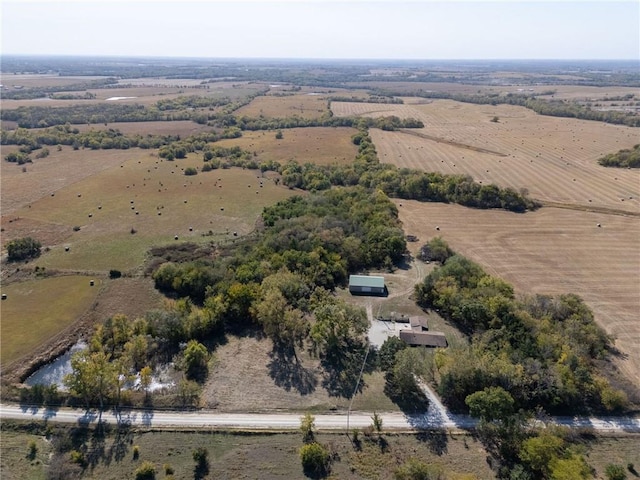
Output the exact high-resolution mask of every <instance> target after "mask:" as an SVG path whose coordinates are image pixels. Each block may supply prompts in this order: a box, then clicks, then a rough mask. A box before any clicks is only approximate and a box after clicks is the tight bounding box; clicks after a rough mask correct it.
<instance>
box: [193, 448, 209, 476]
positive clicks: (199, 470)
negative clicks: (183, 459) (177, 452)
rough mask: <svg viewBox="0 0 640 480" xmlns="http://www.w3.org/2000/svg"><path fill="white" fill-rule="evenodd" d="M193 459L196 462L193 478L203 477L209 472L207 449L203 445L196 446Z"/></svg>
mask: <svg viewBox="0 0 640 480" xmlns="http://www.w3.org/2000/svg"><path fill="white" fill-rule="evenodd" d="M192 456H193V461H194V462H196V465H195V467H194V468H193V477H194V478H195V479H200V478H204V477H206V476H207V475H208V474H209V450H207V449H206V448H205V447H198V448H196V449H195V450H194V451H193V453H192Z"/></svg>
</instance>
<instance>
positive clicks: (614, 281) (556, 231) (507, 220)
mask: <svg viewBox="0 0 640 480" xmlns="http://www.w3.org/2000/svg"><path fill="white" fill-rule="evenodd" d="M400 204H402V206H400ZM396 205H398V210H399V215H400V220H401V221H402V223H403V225H404V229H405V232H406V233H407V234H413V235H416V236H418V237H419V238H420V239H421V241H420V242H418V243H414V244H409V246H410V248H412V249H413V252H412V253H414V254H416V253H417V250H418V249H419V246H420V245H422V244H423V243H425V242H426V241H428V240H429V239H430V238H432V237H435V236H441V237H442V238H443V239H444V240H445V241H447V243H449V245H450V246H451V247H452V248H453V249H454V250H455V251H456V252H458V253H460V254H462V255H464V256H466V257H468V258H470V259H472V260H474V261H476V262H478V263H479V264H481V265H482V266H483V267H484V268H485V270H486V271H487V272H488V273H490V274H492V275H496V276H498V277H501V278H503V279H505V280H506V281H508V282H510V283H511V284H513V285H514V287H515V288H516V290H517V291H518V292H520V293H523V294H561V293H575V294H578V295H579V296H581V297H582V298H583V299H584V300H585V302H586V303H587V304H588V305H589V307H590V308H591V309H592V310H593V313H594V316H595V319H596V321H597V322H598V323H599V324H600V325H601V326H602V327H603V328H604V329H605V331H606V332H607V333H609V334H611V335H613V336H614V337H616V342H615V344H616V347H617V348H618V349H620V351H621V352H622V353H623V355H622V356H619V357H616V359H615V360H614V361H615V362H616V363H617V365H618V366H619V367H620V369H621V370H622V371H623V372H624V373H625V374H626V375H627V376H628V377H629V378H630V379H632V380H633V381H634V383H635V384H636V385H637V384H638V382H639V381H640V350H639V346H640V324H639V323H638V312H639V311H640V297H639V296H638V285H640V243H638V238H640V219H639V218H638V217H634V216H623V215H611V214H606V213H595V212H583V211H575V210H569V209H561V208H551V207H545V208H542V209H540V210H538V211H536V212H531V213H526V214H517V213H510V212H505V211H499V210H474V209H470V208H465V207H461V206H458V205H444V204H434V203H420V202H415V201H407V200H402V201H400V200H396ZM598 225H600V226H598ZM436 228H437V229H438V230H436Z"/></svg>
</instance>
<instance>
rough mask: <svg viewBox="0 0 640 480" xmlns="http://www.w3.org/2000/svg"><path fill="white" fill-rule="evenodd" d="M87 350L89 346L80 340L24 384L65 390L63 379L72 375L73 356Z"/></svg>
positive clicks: (37, 371)
mask: <svg viewBox="0 0 640 480" xmlns="http://www.w3.org/2000/svg"><path fill="white" fill-rule="evenodd" d="M85 348H87V344H86V343H85V342H84V341H83V340H80V341H79V342H78V343H76V344H75V345H74V346H73V347H71V348H70V349H69V350H67V351H66V352H65V353H63V354H62V355H60V356H59V357H58V358H56V359H55V360H54V361H53V362H51V363H47V364H46V365H44V366H42V367H40V368H39V369H38V370H36V372H35V373H33V374H32V375H31V376H30V377H29V378H27V379H26V380H25V382H24V383H26V384H27V385H29V386H30V387H32V386H33V385H37V384H41V385H53V384H56V385H58V388H59V389H62V388H64V387H63V384H62V379H63V378H64V376H65V375H67V374H68V373H71V355H72V354H73V353H75V352H79V351H80V350H84V349H85Z"/></svg>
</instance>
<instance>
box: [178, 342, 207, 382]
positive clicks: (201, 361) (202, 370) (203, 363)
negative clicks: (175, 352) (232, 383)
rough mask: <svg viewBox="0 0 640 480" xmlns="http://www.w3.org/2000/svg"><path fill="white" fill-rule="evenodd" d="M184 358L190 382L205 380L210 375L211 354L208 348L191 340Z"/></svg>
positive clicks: (185, 350) (183, 355)
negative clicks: (209, 361)
mask: <svg viewBox="0 0 640 480" xmlns="http://www.w3.org/2000/svg"><path fill="white" fill-rule="evenodd" d="M182 358H183V360H184V369H185V373H186V375H187V378H188V379H190V380H204V378H205V377H206V376H207V373H208V367H207V362H208V360H209V352H208V351H207V347H205V346H204V345H203V344H201V343H200V342H198V341H197V340H189V343H187V346H186V347H185V349H184V352H183V354H182Z"/></svg>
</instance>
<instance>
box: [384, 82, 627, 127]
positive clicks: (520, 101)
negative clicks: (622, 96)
mask: <svg viewBox="0 0 640 480" xmlns="http://www.w3.org/2000/svg"><path fill="white" fill-rule="evenodd" d="M383 93H386V94H388V95H400V94H401V92H393V91H386V90H384V91H383ZM403 94H404V95H405V96H415V97H423V98H435V99H447V100H455V101H457V102H464V103H475V104H481V105H500V104H506V105H517V106H520V107H526V108H529V109H531V110H533V111H534V112H536V113H538V114H540V115H548V116H552V117H569V118H578V119H581V120H597V121H599V122H605V123H613V124H619V125H626V126H628V127H640V116H639V115H636V114H633V113H626V112H617V111H598V110H592V109H591V108H590V107H588V106H584V105H580V104H578V103H575V102H568V101H564V100H541V99H539V98H537V97H536V96H535V95H522V94H512V93H508V94H506V95H501V94H498V93H491V94H482V95H480V94H477V95H469V94H463V93H449V92H429V91H425V90H422V89H420V90H416V91H413V92H404V93H403Z"/></svg>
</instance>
